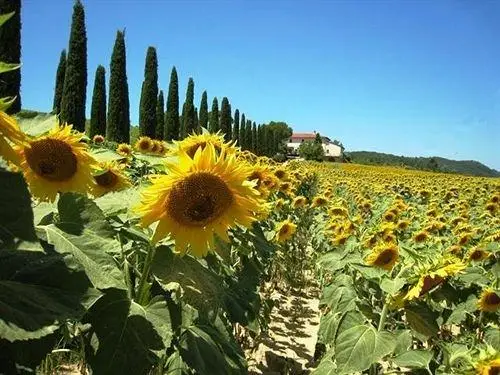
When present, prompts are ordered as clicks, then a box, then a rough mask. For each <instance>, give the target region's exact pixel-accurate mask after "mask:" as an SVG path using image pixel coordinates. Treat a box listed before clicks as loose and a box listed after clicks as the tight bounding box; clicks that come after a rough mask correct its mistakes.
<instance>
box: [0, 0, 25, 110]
mask: <svg viewBox="0 0 500 375" xmlns="http://www.w3.org/2000/svg"><path fill="white" fill-rule="evenodd" d="M0 14H2V15H8V14H9V16H8V18H6V19H5V21H7V19H8V22H5V24H4V25H3V26H2V27H1V28H0V61H2V62H3V63H7V64H20V62H21V0H9V1H1V2H0ZM6 97H7V98H15V99H14V101H13V102H12V104H11V105H10V107H9V108H8V109H7V113H11V114H12V113H18V112H19V111H20V110H21V69H13V70H9V71H8V72H5V73H4V74H2V79H1V80H0V98H6Z"/></svg>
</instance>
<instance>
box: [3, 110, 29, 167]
mask: <svg viewBox="0 0 500 375" xmlns="http://www.w3.org/2000/svg"><path fill="white" fill-rule="evenodd" d="M27 140H28V138H27V136H26V135H25V134H24V133H23V132H22V131H21V129H20V128H19V125H18V124H17V122H16V120H14V119H13V118H12V117H10V116H9V115H7V114H6V113H5V112H1V111H0V156H1V157H3V158H4V159H5V160H7V161H10V162H11V163H14V164H15V165H17V166H19V165H20V162H21V160H20V158H19V154H18V153H16V151H15V150H14V148H13V145H16V144H17V145H22V144H25V143H26V142H27ZM10 142H11V143H10Z"/></svg>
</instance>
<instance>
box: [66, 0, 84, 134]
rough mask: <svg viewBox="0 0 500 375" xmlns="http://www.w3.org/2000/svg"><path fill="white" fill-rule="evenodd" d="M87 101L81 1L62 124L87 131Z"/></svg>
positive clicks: (77, 5) (73, 30) (73, 24)
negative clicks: (65, 123)
mask: <svg viewBox="0 0 500 375" xmlns="http://www.w3.org/2000/svg"><path fill="white" fill-rule="evenodd" d="M86 99H87V31H86V29H85V10H84V9H83V5H82V3H81V2H80V0H76V1H75V5H74V6H73V19H72V22H71V33H70V37H69V47H68V57H67V63H66V72H65V76H64V88H63V96H62V100H61V114H60V120H61V122H67V123H69V124H73V127H74V128H75V129H76V130H79V131H81V132H83V131H85V102H86Z"/></svg>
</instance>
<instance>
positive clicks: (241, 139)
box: [238, 113, 248, 150]
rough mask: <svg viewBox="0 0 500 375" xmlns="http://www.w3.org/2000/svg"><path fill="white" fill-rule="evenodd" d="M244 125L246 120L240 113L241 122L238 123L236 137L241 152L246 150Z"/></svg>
mask: <svg viewBox="0 0 500 375" xmlns="http://www.w3.org/2000/svg"><path fill="white" fill-rule="evenodd" d="M245 125H246V118H245V114H244V113H242V114H241V121H240V133H239V136H238V139H239V143H238V145H239V146H240V147H241V149H242V150H246V149H248V146H247V137H246V133H245Z"/></svg>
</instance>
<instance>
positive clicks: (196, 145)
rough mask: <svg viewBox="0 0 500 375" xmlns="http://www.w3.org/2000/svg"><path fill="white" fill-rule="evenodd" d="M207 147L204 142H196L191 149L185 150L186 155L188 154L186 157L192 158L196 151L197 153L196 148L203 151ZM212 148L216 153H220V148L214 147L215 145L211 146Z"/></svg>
mask: <svg viewBox="0 0 500 375" xmlns="http://www.w3.org/2000/svg"><path fill="white" fill-rule="evenodd" d="M206 146H207V142H205V141H202V142H198V143H196V144H194V145H192V146H191V147H189V148H188V149H187V150H186V154H188V156H189V157H190V158H194V155H195V154H196V151H198V148H200V147H201V149H202V150H204V149H205V147H206ZM213 146H214V149H215V151H216V152H217V153H220V151H221V148H220V146H219V145H216V144H213Z"/></svg>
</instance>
